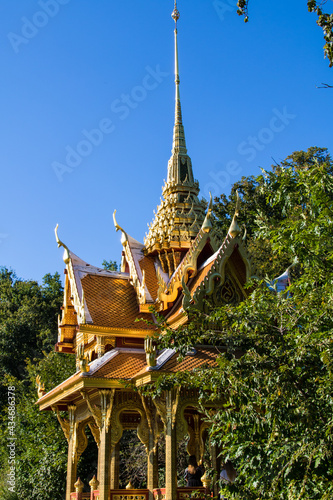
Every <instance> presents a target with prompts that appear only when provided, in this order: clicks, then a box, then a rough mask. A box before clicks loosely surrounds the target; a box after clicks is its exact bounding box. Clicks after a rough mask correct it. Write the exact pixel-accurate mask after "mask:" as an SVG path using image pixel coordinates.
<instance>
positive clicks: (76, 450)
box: [52, 405, 88, 500]
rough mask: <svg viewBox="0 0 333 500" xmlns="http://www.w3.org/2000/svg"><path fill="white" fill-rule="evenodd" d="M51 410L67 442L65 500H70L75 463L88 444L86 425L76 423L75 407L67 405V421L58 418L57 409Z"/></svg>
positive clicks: (72, 490) (75, 468)
mask: <svg viewBox="0 0 333 500" xmlns="http://www.w3.org/2000/svg"><path fill="white" fill-rule="evenodd" d="M52 409H53V411H55V412H56V413H57V417H58V421H59V423H60V425H61V428H62V430H63V431H64V434H65V436H66V439H67V442H68V459H67V481H66V500H70V495H71V493H73V492H74V483H75V481H76V470H77V463H78V461H79V458H80V456H81V454H82V453H83V452H84V450H85V449H86V447H87V444H88V439H87V436H86V434H85V427H86V423H85V422H80V423H78V422H77V421H76V418H75V409H76V406H75V405H68V416H69V419H68V420H64V419H62V418H61V417H60V414H59V410H58V407H56V408H52Z"/></svg>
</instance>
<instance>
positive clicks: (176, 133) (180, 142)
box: [171, 1, 187, 155]
mask: <svg viewBox="0 0 333 500" xmlns="http://www.w3.org/2000/svg"><path fill="white" fill-rule="evenodd" d="M171 17H172V19H173V20H174V21H175V85H176V102H175V125H174V129H173V145H172V154H175V153H180V154H184V155H186V153H187V149H186V143H185V133H184V127H183V120H182V109H181V105H180V95H179V82H180V80H179V64H178V38H177V35H178V30H177V21H178V19H179V17H180V15H179V11H178V9H177V2H176V1H175V7H174V10H173V12H172V14H171Z"/></svg>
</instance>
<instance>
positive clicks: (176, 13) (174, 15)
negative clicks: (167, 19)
mask: <svg viewBox="0 0 333 500" xmlns="http://www.w3.org/2000/svg"><path fill="white" fill-rule="evenodd" d="M171 17H172V19H173V20H174V21H175V23H176V25H177V21H178V19H179V17H180V14H179V10H178V9H177V2H176V1H175V6H174V9H173V11H172V14H171Z"/></svg>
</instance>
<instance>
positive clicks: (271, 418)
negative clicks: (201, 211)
mask: <svg viewBox="0 0 333 500" xmlns="http://www.w3.org/2000/svg"><path fill="white" fill-rule="evenodd" d="M332 168H333V163H332V159H331V157H330V156H329V154H328V152H327V151H326V150H324V149H319V148H310V149H309V150H308V151H306V152H303V151H301V152H296V153H294V154H293V155H291V156H290V157H288V158H287V159H286V160H285V161H284V162H282V163H281V164H280V165H276V166H275V167H273V169H272V170H271V171H263V172H262V175H261V176H259V177H258V178H256V179H253V178H250V179H242V181H241V183H237V184H238V188H240V187H243V188H244V189H243V200H242V201H243V207H247V205H246V200H247V195H248V193H250V192H252V190H253V196H252V200H253V203H252V202H251V203H249V208H250V210H249V211H247V210H243V214H244V215H243V217H244V218H245V219H247V223H248V224H249V225H250V227H249V235H250V238H251V239H252V244H253V246H252V248H253V249H256V250H255V251H258V249H259V248H260V242H261V241H262V242H265V243H266V244H267V246H268V248H269V252H270V253H271V254H272V256H273V257H272V261H268V262H267V263H266V266H264V260H263V259H261V261H260V262H261V264H262V265H261V271H262V272H264V273H265V274H266V275H267V276H266V279H262V280H260V279H257V280H255V282H254V283H251V287H252V288H251V289H252V290H253V291H252V293H250V295H249V297H248V299H247V300H245V301H243V302H242V303H240V304H238V305H228V306H223V307H220V308H216V309H212V310H211V312H210V313H206V314H203V313H202V312H200V311H198V310H196V309H195V308H193V309H192V310H190V311H189V314H190V318H191V321H190V322H189V324H188V325H186V326H184V327H182V328H179V329H178V330H177V331H173V330H171V329H168V328H167V325H165V327H166V330H165V333H164V335H161V337H160V339H159V342H160V346H170V344H173V345H174V347H175V348H176V349H178V350H179V352H180V354H184V353H185V352H186V351H187V350H188V348H189V347H192V346H194V345H196V344H210V345H216V346H224V347H225V348H226V351H225V352H223V350H221V355H220V357H219V360H218V367H217V368H203V369H200V370H197V371H196V373H195V376H193V373H191V374H186V373H185V374H184V373H183V374H181V373H179V374H176V375H174V376H171V377H161V378H160V379H159V380H158V382H157V385H156V388H155V390H156V391H160V390H162V389H167V388H170V387H172V386H175V385H183V386H191V387H193V386H195V387H197V388H198V390H199V393H200V398H201V399H202V401H207V397H209V398H210V399H211V400H215V399H216V397H219V398H220V399H221V398H222V401H223V407H222V408H220V409H219V410H218V411H217V412H215V413H213V414H212V413H211V412H207V413H206V418H207V420H208V421H209V423H210V431H211V432H210V434H211V439H212V440H213V441H214V442H216V443H217V444H219V445H220V446H221V447H222V454H223V457H224V458H226V457H229V458H232V459H234V460H235V463H236V465H237V469H238V474H239V476H238V479H237V481H236V482H235V483H234V485H233V486H230V487H228V489H229V491H228V492H227V494H226V496H227V497H228V498H235V499H236V498H237V499H249V500H250V499H253V500H255V499H257V498H262V499H274V500H275V499H276V500H277V499H303V498H304V499H308V498H311V499H322V500H324V499H329V498H332V495H333V486H332V479H333V456H332V452H333V446H332V424H333V418H332V415H333V412H332V410H333V397H332V352H333V293H332V283H333V263H332V258H333V257H332V255H333V232H332V231H333V228H332V220H333V180H332ZM232 203H233V196H231V198H230V199H229V200H226V199H223V200H222V201H221V198H220V199H219V200H217V203H216V210H215V214H218V217H217V221H216V224H217V225H220V226H222V227H223V224H224V225H225V226H228V224H229V220H228V218H225V216H224V213H225V207H226V206H228V204H232ZM223 232H224V231H223ZM224 234H225V232H224ZM265 252H266V251H264V254H265ZM281 259H282V260H281ZM279 261H280V263H281V268H280V269H278V263H279ZM272 262H273V264H274V265H273V266H272ZM286 262H289V264H288V265H293V274H292V275H291V283H290V285H289V287H288V288H287V290H285V291H284V292H279V293H278V292H277V291H276V289H274V279H273V278H274V277H276V274H275V273H276V272H277V271H278V272H279V273H280V274H281V273H282V272H283V271H284V270H285V267H284V266H285V264H286ZM212 325H214V326H212ZM208 395H209V396H208Z"/></svg>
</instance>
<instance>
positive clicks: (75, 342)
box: [39, 8, 251, 409]
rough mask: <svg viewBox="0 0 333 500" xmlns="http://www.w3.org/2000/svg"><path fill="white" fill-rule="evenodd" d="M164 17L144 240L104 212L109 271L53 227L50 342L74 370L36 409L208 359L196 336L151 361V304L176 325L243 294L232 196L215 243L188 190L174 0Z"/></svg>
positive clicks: (195, 188) (246, 269)
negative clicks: (56, 264)
mask: <svg viewBox="0 0 333 500" xmlns="http://www.w3.org/2000/svg"><path fill="white" fill-rule="evenodd" d="M173 18H174V20H175V23H176V27H175V84H176V105H175V123H174V130H173V146H172V156H171V158H170V160H169V163H168V177H167V181H166V183H165V185H164V188H163V197H164V198H163V200H162V201H161V205H160V206H159V207H158V210H157V213H156V216H155V219H154V221H153V223H152V224H151V225H150V228H149V233H148V235H147V236H146V238H145V240H144V244H142V243H140V242H139V241H137V240H135V239H134V238H132V237H131V236H129V235H128V234H127V233H126V232H125V231H124V229H122V228H121V227H120V226H119V225H118V223H117V221H116V218H115V213H114V224H115V228H116V230H117V231H120V232H121V242H122V246H123V251H122V263H121V270H120V271H119V272H113V271H107V270H105V269H101V268H98V267H95V266H91V265H90V264H88V263H86V262H85V261H83V260H82V259H80V258H79V257H77V256H76V255H75V254H74V253H73V252H71V251H70V250H69V249H68V247H67V246H66V245H65V244H64V243H63V242H61V241H60V239H59V237H58V234H57V228H56V239H57V242H58V246H59V247H60V246H62V247H63V248H64V262H65V264H66V270H65V274H66V281H65V293H64V304H63V308H62V317H61V319H59V338H58V343H57V346H56V348H57V350H59V351H63V352H72V353H75V354H76V357H77V373H75V374H74V375H73V376H72V377H70V378H69V379H68V380H66V381H64V382H63V383H62V384H60V386H58V387H57V388H55V389H53V390H52V391H51V392H50V393H48V394H46V395H45V396H43V397H42V398H41V399H40V401H39V404H40V405H41V408H42V409H46V408H50V407H51V406H52V405H58V406H59V405H60V407H61V405H66V404H67V403H68V402H69V401H71V402H74V403H75V404H76V402H78V401H79V400H80V398H81V399H82V394H81V391H82V390H87V391H88V392H89V393H90V394H91V395H93V394H94V393H95V392H97V390H98V388H105V387H114V388H115V387H121V380H124V379H126V380H132V381H133V383H135V384H136V385H140V384H142V383H149V382H151V381H152V380H154V379H155V378H156V377H157V376H158V375H159V374H160V373H162V372H175V371H178V370H180V371H183V370H193V369H195V368H198V367H200V366H203V365H204V364H207V365H211V364H214V363H215V362H216V358H217V356H218V355H219V352H220V351H219V350H218V349H216V348H213V347H205V346H201V347H200V346H196V347H195V350H194V351H191V352H190V353H189V354H188V355H187V356H185V358H184V359H183V360H182V361H180V362H179V360H178V356H177V354H176V353H175V351H173V350H172V349H166V350H164V351H163V352H161V353H158V354H157V357H156V360H155V363H154V362H152V356H151V353H152V351H151V350H149V349H150V348H148V347H147V348H146V350H145V345H144V339H146V338H149V337H150V338H151V337H153V336H154V334H155V333H156V331H157V326H156V324H157V322H156V319H155V312H154V311H159V312H160V313H161V314H163V315H164V316H165V318H166V320H167V321H168V323H169V325H170V326H171V327H172V328H177V327H178V326H179V325H181V324H184V323H185V322H186V321H187V320H188V316H187V310H188V307H189V305H194V306H195V307H198V308H201V309H204V308H205V307H206V306H205V300H204V299H205V298H207V297H208V298H209V297H211V300H212V302H213V303H214V304H223V303H226V302H236V301H240V300H242V299H243V298H244V297H245V296H246V291H245V289H244V284H245V282H246V281H247V280H248V279H249V278H250V276H251V264H250V260H249V258H248V255H247V252H246V249H245V246H244V241H243V240H242V238H241V237H240V229H239V227H238V225H237V216H238V205H237V208H236V212H235V215H234V218H233V221H232V224H231V226H230V230H229V233H228V234H227V235H226V237H225V239H224V241H223V242H222V244H221V243H220V242H218V241H217V240H216V238H215V237H214V235H213V231H212V222H211V212H212V200H211V202H210V205H209V207H208V210H207V213H206V214H205V204H204V203H203V202H202V201H199V199H198V193H199V184H198V182H197V181H195V180H194V177H193V171H192V163H191V159H190V157H189V156H188V154H187V149H186V142H185V133H184V126H183V122H182V113H181V104H180V97H179V71H178V46H177V21H178V18H179V13H178V11H177V9H176V8H175V10H174V12H173ZM152 307H153V308H154V310H152ZM148 345H150V346H151V343H150V344H149V343H147V344H146V346H148ZM146 351H147V352H146ZM153 358H154V356H153Z"/></svg>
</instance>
